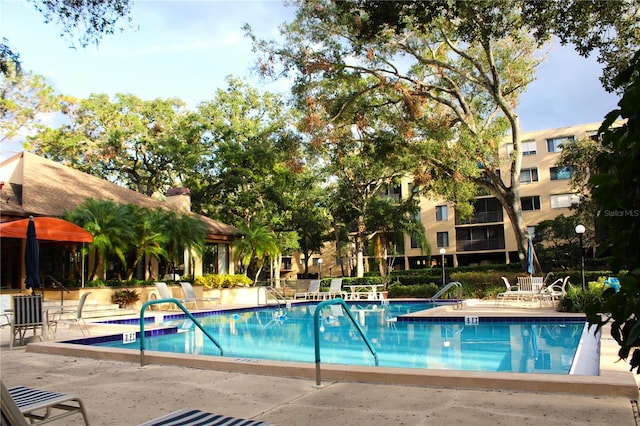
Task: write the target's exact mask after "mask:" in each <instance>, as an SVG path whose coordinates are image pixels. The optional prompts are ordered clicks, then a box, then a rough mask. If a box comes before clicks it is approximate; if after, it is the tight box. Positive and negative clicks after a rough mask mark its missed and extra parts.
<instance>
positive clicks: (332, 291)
mask: <svg viewBox="0 0 640 426" xmlns="http://www.w3.org/2000/svg"><path fill="white" fill-rule="evenodd" d="M336 297H342V298H343V299H345V298H346V297H347V292H346V291H343V290H342V278H332V279H331V284H330V285H329V291H321V292H319V293H318V299H322V300H325V299H333V298H336Z"/></svg>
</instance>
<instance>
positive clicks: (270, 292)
mask: <svg viewBox="0 0 640 426" xmlns="http://www.w3.org/2000/svg"><path fill="white" fill-rule="evenodd" d="M262 288H264V291H265V299H266V302H267V304H269V296H271V297H273V299H275V301H276V304H277V305H278V308H279V307H280V301H282V304H283V305H285V306H287V298H286V297H285V296H284V295H283V294H282V293H280V292H279V291H278V290H276V289H275V288H273V287H271V286H264V287H262Z"/></svg>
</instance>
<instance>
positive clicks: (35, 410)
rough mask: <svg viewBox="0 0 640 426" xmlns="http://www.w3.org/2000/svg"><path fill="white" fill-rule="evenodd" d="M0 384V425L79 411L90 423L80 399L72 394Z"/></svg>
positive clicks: (23, 425) (17, 424) (37, 421)
mask: <svg viewBox="0 0 640 426" xmlns="http://www.w3.org/2000/svg"><path fill="white" fill-rule="evenodd" d="M0 386H1V387H2V394H1V398H0V401H1V405H2V424H3V425H11V426H27V425H30V424H44V423H49V422H52V421H54V420H58V419H61V418H64V417H67V416H71V415H73V414H76V413H80V414H82V417H83V419H84V424H85V425H88V424H89V419H88V417H87V413H86V411H85V409H84V405H83V404H82V400H81V399H80V398H78V397H77V396H74V395H68V394H63V393H58V392H50V391H45V390H39V389H32V388H28V387H26V386H15V387H12V388H9V389H7V388H6V387H5V385H4V382H1V381H0Z"/></svg>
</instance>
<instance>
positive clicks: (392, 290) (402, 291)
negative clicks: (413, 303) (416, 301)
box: [388, 281, 438, 299]
mask: <svg viewBox="0 0 640 426" xmlns="http://www.w3.org/2000/svg"><path fill="white" fill-rule="evenodd" d="M388 291H389V298H390V299H391V298H401V297H407V298H427V299H428V298H430V297H433V295H434V294H436V293H437V292H438V286H437V285H435V284H434V283H429V284H421V285H403V284H400V283H399V282H397V281H396V282H394V283H392V284H391V285H389V287H388Z"/></svg>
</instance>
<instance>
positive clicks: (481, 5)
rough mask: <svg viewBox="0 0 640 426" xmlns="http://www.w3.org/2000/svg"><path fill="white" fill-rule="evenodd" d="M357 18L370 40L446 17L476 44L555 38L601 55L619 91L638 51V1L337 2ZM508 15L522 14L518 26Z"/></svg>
mask: <svg viewBox="0 0 640 426" xmlns="http://www.w3.org/2000/svg"><path fill="white" fill-rule="evenodd" d="M336 3H337V4H338V7H339V8H340V9H341V10H343V11H345V12H350V13H352V14H353V15H357V14H358V11H365V12H366V17H367V19H365V20H357V21H356V23H355V25H357V27H358V29H359V36H360V37H362V38H364V39H370V38H372V37H373V36H375V35H376V34H379V33H381V32H382V31H385V30H387V29H389V30H391V31H393V32H395V33H396V34H400V33H402V31H403V30H404V29H405V28H406V25H407V23H408V22H409V20H414V21H416V22H417V23H418V24H422V25H424V26H425V27H427V26H428V24H429V23H431V22H432V21H433V20H434V19H436V18H440V17H445V18H447V19H448V20H452V21H453V20H456V21H458V20H459V22H460V33H461V34H464V36H463V40H464V41H468V42H473V41H478V40H481V39H483V38H485V37H486V36H487V35H492V36H493V37H496V38H500V37H504V36H510V35H514V34H515V32H516V31H518V29H519V28H521V27H522V26H527V27H528V28H530V29H531V31H532V32H533V33H534V34H535V36H536V38H537V40H538V41H539V42H540V44H541V45H542V44H543V43H545V42H547V41H548V40H549V38H550V37H552V36H555V37H557V38H558V39H559V40H560V43H562V44H573V45H574V46H575V49H576V51H577V52H578V53H579V54H580V55H582V56H585V57H586V56H589V55H590V54H592V53H594V52H597V54H598V61H599V62H600V63H602V64H603V66H604V70H603V75H602V77H601V81H602V83H603V85H604V87H605V88H606V89H607V90H610V91H612V90H615V85H614V82H613V80H614V77H615V75H616V74H617V73H618V72H619V71H620V70H621V69H622V68H623V67H624V66H626V64H628V61H629V59H630V58H631V57H632V56H633V52H635V51H636V50H637V48H638V47H639V43H638V42H639V40H640V22H639V19H638V13H639V10H640V2H638V0H610V1H599V0H563V1H532V0H491V1H486V0H480V1H471V0H425V1H376V0H354V1H336ZM504 10H517V11H519V14H518V15H519V19H518V21H517V22H516V21H513V20H511V19H512V18H510V17H509V15H508V14H504V13H503V11H504Z"/></svg>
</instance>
